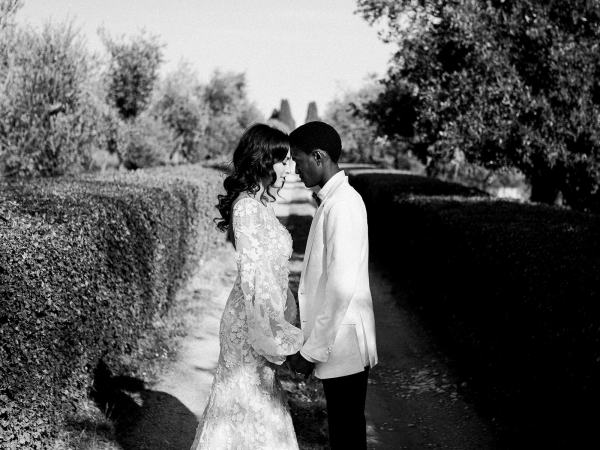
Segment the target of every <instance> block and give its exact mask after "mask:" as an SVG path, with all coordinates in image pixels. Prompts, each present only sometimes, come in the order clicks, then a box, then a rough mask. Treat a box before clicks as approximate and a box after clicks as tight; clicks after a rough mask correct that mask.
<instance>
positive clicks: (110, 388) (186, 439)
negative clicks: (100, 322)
mask: <svg viewBox="0 0 600 450" xmlns="http://www.w3.org/2000/svg"><path fill="white" fill-rule="evenodd" d="M91 397H92V399H93V400H94V401H95V402H96V404H97V405H98V407H99V408H100V410H101V411H104V413H105V414H106V416H107V417H108V418H109V419H110V420H111V421H112V422H113V423H114V425H115V430H116V436H117V441H118V442H119V444H120V445H121V446H122V447H123V449H124V450H154V449H161V450H189V448H190V446H191V445H192V442H193V441H194V435H195V432H196V426H197V425H198V421H197V419H196V417H195V416H194V414H193V413H192V412H191V411H190V410H189V409H187V408H186V407H185V405H183V403H181V402H180V401H179V400H177V398H175V397H173V396H172V395H169V394H166V393H164V392H160V391H152V390H148V389H146V388H145V385H144V381H143V380H140V379H139V378H134V377H128V376H115V375H113V374H112V373H111V371H110V369H109V367H108V366H107V365H106V364H105V363H104V362H103V361H100V362H99V363H98V366H97V367H96V369H95V371H94V385H93V389H92V395H91Z"/></svg>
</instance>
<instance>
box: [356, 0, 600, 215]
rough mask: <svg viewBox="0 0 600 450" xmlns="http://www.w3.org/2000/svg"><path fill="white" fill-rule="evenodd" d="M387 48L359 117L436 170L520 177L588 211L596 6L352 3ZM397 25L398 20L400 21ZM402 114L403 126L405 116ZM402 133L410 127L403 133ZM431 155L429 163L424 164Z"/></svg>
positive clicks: (598, 141)
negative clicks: (406, 143) (377, 82)
mask: <svg viewBox="0 0 600 450" xmlns="http://www.w3.org/2000/svg"><path fill="white" fill-rule="evenodd" d="M358 7H359V12H360V13H362V15H363V17H365V19H367V20H368V21H369V22H370V23H381V22H383V24H384V27H385V30H384V33H383V34H382V36H383V37H384V40H386V41H387V42H388V43H392V44H395V45H396V46H397V51H396V53H395V54H394V56H393V58H392V60H391V62H390V67H389V70H388V73H387V75H386V76H385V78H384V80H383V86H384V90H383V92H382V93H381V94H380V95H379V96H378V98H377V99H375V100H374V101H372V102H371V103H370V105H369V106H368V107H367V108H366V109H367V116H368V117H369V118H370V119H372V120H373V121H374V123H376V124H377V126H378V130H379V132H380V133H382V134H383V135H385V136H387V137H389V138H390V139H396V138H397V137H409V138H410V139H411V143H412V145H413V146H414V148H415V154H419V155H422V157H423V161H429V165H430V166H431V167H432V169H434V170H440V166H441V169H442V170H443V166H444V165H446V164H449V163H456V161H457V160H459V161H460V160H462V161H463V162H467V163H475V164H478V165H482V166H484V167H485V168H487V169H490V170H496V169H498V168H502V167H504V168H510V169H518V170H519V171H520V172H521V173H523V174H524V175H526V176H527V179H528V182H529V183H530V185H531V196H532V199H533V200H535V201H539V202H545V203H554V202H556V201H557V199H558V198H559V196H560V194H561V193H562V196H563V199H564V201H565V203H566V204H568V205H570V206H573V207H576V208H580V209H585V208H587V207H589V205H590V204H593V201H592V199H593V198H594V197H595V196H598V195H599V194H598V192H599V191H600V126H599V124H600V120H599V118H600V95H599V93H600V89H599V83H598V79H599V75H600V52H598V41H599V38H600V4H599V3H598V2H589V1H577V2H571V1H566V0H552V1H547V2H542V1H538V0H520V1H509V0H506V1H504V0H503V1H491V2H490V1H487V0H486V1H483V0H470V1H465V2H447V1H437V2H431V1H426V0H418V1H414V0H399V1H396V2H390V1H384V0H359V1H358ZM399 17H402V18H403V20H398V18H399ZM403 117H405V118H407V119H409V120H402V118H403ZM406 128H408V129H406ZM426 158H427V159H426Z"/></svg>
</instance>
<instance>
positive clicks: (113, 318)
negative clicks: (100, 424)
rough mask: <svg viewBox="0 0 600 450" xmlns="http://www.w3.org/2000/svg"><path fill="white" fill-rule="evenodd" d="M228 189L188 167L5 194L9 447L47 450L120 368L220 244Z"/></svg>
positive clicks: (2, 340)
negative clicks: (217, 222) (109, 371)
mask: <svg viewBox="0 0 600 450" xmlns="http://www.w3.org/2000/svg"><path fill="white" fill-rule="evenodd" d="M220 184H221V176H220V175H219V174H218V173H217V172H215V171H212V170H208V169H202V168H199V167H181V168H170V169H162V170H143V171H137V172H135V173H113V174H107V175H94V176H91V175H89V176H85V177H80V178H58V179H42V180H38V181H35V182H32V183H27V182H14V183H3V184H2V185H1V189H0V205H1V207H0V215H2V216H3V217H4V218H6V219H7V220H8V222H4V221H2V222H0V296H1V297H2V311H0V361H1V364H0V428H1V430H2V432H1V433H0V447H2V448H44V442H47V440H48V438H49V437H50V436H52V435H53V434H54V432H55V431H56V429H57V428H56V425H57V424H59V423H60V421H61V420H62V418H63V416H64V410H67V411H68V410H69V409H71V408H73V404H74V403H75V400H76V399H77V398H80V397H81V396H83V395H86V394H87V393H88V392H87V390H88V389H89V387H90V386H91V385H92V381H91V378H92V370H93V368H94V367H95V366H96V364H97V362H98V360H99V359H101V358H102V359H103V360H105V361H106V362H107V363H109V364H110V365H111V366H113V367H116V368H117V370H119V369H121V368H122V363H121V362H120V361H121V359H120V358H121V357H122V356H123V355H127V354H130V353H132V352H135V351H136V342H137V338H138V337H139V336H141V335H142V333H143V332H144V330H147V329H150V328H151V327H152V323H153V320H154V319H155V318H157V317H160V316H161V315H162V314H164V313H165V312H166V311H167V310H168V308H169V307H170V305H171V304H172V302H173V300H174V296H175V292H176V290H177V289H178V287H179V286H181V284H182V283H183V282H184V281H185V280H186V279H187V278H188V277H189V275H190V274H191V273H192V272H193V271H194V270H195V268H196V267H197V264H198V262H199V261H200V259H201V258H202V257H203V255H205V254H206V252H207V251H209V250H210V248H211V245H212V244H211V243H212V242H214V241H215V238H216V235H217V231H216V229H215V227H214V223H213V222H212V218H213V216H214V213H213V211H214V206H213V205H214V203H215V198H216V195H217V193H218V192H219V186H220ZM122 369H123V370H126V368H122Z"/></svg>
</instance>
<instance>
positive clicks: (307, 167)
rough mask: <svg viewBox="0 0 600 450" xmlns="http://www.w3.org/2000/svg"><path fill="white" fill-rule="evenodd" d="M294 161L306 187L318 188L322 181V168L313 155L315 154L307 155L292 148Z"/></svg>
mask: <svg viewBox="0 0 600 450" xmlns="http://www.w3.org/2000/svg"><path fill="white" fill-rule="evenodd" d="M291 153H292V159H293V160H294V163H296V173H297V174H298V175H299V176H300V179H301V180H302V182H303V183H304V185H305V186H306V187H308V188H310V187H313V186H316V185H317V184H319V181H320V180H321V170H320V169H321V166H319V165H318V164H317V161H316V159H315V157H314V155H313V152H310V153H306V152H304V151H303V150H301V149H299V148H294V147H292V150H291Z"/></svg>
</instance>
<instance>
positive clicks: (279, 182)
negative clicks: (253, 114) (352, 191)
mask: <svg viewBox="0 0 600 450" xmlns="http://www.w3.org/2000/svg"><path fill="white" fill-rule="evenodd" d="M289 165H290V149H289V143H288V137H287V135H286V134H285V133H283V132H282V131H279V130H277V129H275V128H271V127H270V126H268V125H264V124H258V125H254V126H252V127H250V128H249V129H248V130H247V131H246V132H245V133H244V135H243V136H242V138H241V140H240V142H239V144H238V146H237V148H236V150H235V152H234V155H233V166H234V168H233V173H232V174H231V175H230V176H228V177H227V178H226V179H225V181H224V183H223V185H224V187H225V190H226V191H227V193H226V194H224V195H219V204H218V205H217V208H218V209H219V212H220V213H221V217H222V218H221V220H220V221H219V222H218V225H217V226H218V228H219V229H221V230H222V231H227V232H228V233H229V236H230V237H231V240H232V242H233V244H234V247H235V250H236V259H237V266H238V276H237V279H236V281H235V284H234V286H233V289H232V290H231V294H230V295H229V299H228V300H227V304H226V306H225V310H224V311H223V316H222V318H221V326H220V333H219V341H220V347H221V352H220V355H219V362H218V364H217V369H216V373H215V378H214V381H213V385H212V389H211V393H210V397H209V400H208V404H207V406H206V409H205V410H204V414H203V415H202V418H201V419H200V423H199V425H198V429H197V431H196V438H195V440H194V443H193V444H192V450H197V449H206V450H220V449H236V450H242V449H248V450H257V449H272V450H287V449H298V443H297V441H296V435H295V433H294V427H293V425H292V420H291V417H290V414H289V411H288V408H287V403H286V399H285V395H284V392H283V391H282V389H281V386H280V384H279V381H278V380H277V377H276V374H275V372H276V368H277V367H278V366H279V365H281V364H282V363H283V362H284V361H285V360H286V357H287V356H288V355H293V354H295V353H297V352H298V351H299V350H300V347H301V346H302V343H303V337H302V331H301V330H300V328H297V327H295V326H293V325H292V324H291V323H292V322H293V321H294V320H295V316H296V303H295V300H294V297H293V295H292V294H291V292H290V291H289V289H288V274H289V269H288V260H289V258H290V256H291V253H292V239H291V237H290V234H289V233H288V231H287V230H286V228H285V227H284V226H283V225H282V224H281V223H280V222H279V220H278V219H277V217H276V216H275V213H274V211H273V208H272V207H271V205H270V203H271V202H273V201H274V200H275V197H274V196H273V194H272V192H271V191H272V190H273V188H274V189H278V188H281V187H282V186H283V183H284V179H285V176H286V175H287V174H289V173H290V171H289Z"/></svg>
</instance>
